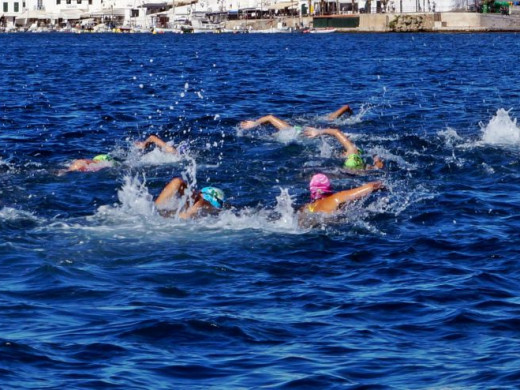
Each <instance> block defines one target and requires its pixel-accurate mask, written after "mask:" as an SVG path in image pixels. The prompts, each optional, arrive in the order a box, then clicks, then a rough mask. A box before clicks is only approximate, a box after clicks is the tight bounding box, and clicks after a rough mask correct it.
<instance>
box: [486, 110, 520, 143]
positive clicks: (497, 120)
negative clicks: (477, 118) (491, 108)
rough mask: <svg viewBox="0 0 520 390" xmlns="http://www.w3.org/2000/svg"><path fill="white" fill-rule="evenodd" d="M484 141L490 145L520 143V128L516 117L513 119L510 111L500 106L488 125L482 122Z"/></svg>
mask: <svg viewBox="0 0 520 390" xmlns="http://www.w3.org/2000/svg"><path fill="white" fill-rule="evenodd" d="M480 128H481V129H482V142H483V143H485V144H488V145H503V146H518V145H520V128H519V127H518V126H517V124H516V118H514V119H511V117H510V115H509V111H506V110H504V109H503V108H500V109H499V110H498V111H497V113H496V115H495V116H494V117H493V118H491V120H490V121H489V123H488V124H487V125H484V124H482V123H480Z"/></svg>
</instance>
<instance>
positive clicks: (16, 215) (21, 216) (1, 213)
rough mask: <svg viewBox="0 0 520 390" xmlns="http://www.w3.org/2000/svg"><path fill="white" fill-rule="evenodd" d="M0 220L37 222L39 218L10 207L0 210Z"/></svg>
mask: <svg viewBox="0 0 520 390" xmlns="http://www.w3.org/2000/svg"><path fill="white" fill-rule="evenodd" d="M0 220H2V221H20V220H22V221H27V220H29V221H32V222H38V221H39V218H38V217H37V216H35V215H34V214H33V213H30V212H28V211H23V210H18V209H14V208H12V207H3V208H2V209H0Z"/></svg>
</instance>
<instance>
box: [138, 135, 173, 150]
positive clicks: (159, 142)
mask: <svg viewBox="0 0 520 390" xmlns="http://www.w3.org/2000/svg"><path fill="white" fill-rule="evenodd" d="M150 144H154V145H156V146H158V147H159V148H161V150H162V151H164V152H167V153H172V154H177V149H175V148H174V147H173V146H171V145H168V144H167V143H166V142H164V141H163V140H162V139H160V138H159V137H157V136H155V135H151V136H149V137H148V138H147V139H145V140H144V141H142V142H136V143H135V146H137V147H138V148H139V149H144V148H146V147H147V146H148V145H150Z"/></svg>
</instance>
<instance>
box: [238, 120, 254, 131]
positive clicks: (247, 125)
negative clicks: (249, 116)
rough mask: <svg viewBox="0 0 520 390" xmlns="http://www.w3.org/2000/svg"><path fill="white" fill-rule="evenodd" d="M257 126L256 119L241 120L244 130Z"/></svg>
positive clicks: (241, 126)
mask: <svg viewBox="0 0 520 390" xmlns="http://www.w3.org/2000/svg"><path fill="white" fill-rule="evenodd" d="M255 127H256V121H242V122H240V128H241V129H244V130H249V129H253V128H255Z"/></svg>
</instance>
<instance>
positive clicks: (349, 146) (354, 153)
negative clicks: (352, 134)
mask: <svg viewBox="0 0 520 390" xmlns="http://www.w3.org/2000/svg"><path fill="white" fill-rule="evenodd" d="M304 135H305V136H306V137H309V138H315V137H320V136H322V135H331V136H333V137H335V138H336V139H337V140H338V141H339V143H340V144H341V145H342V146H343V147H344V148H345V151H344V152H343V156H344V157H346V158H347V159H346V160H345V162H344V163H343V168H345V169H347V170H349V171H364V170H372V169H382V168H383V167H384V163H383V160H381V158H380V157H378V156H376V155H374V156H372V160H373V163H372V165H369V164H367V163H366V162H365V160H364V159H363V157H362V156H361V154H362V153H361V150H360V149H359V148H358V147H357V146H356V145H354V143H353V142H352V141H351V140H350V139H349V138H348V137H347V136H346V134H345V133H343V132H342V131H340V130H338V129H333V128H327V129H323V130H320V129H316V128H314V127H306V128H305V131H304Z"/></svg>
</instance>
